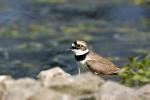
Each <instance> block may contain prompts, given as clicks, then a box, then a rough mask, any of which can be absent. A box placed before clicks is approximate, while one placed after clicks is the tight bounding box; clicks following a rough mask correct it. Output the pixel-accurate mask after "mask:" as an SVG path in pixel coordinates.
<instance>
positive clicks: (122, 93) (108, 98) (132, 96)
mask: <svg viewBox="0 0 150 100" xmlns="http://www.w3.org/2000/svg"><path fill="white" fill-rule="evenodd" d="M96 100H141V98H140V97H139V96H138V94H137V93H136V90H134V89H131V88H129V87H125V86H122V85H120V84H117V83H114V82H111V81H108V82H106V83H105V84H104V85H102V87H101V88H100V90H99V92H98V93H97V94H96Z"/></svg>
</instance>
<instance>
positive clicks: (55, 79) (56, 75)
mask: <svg viewBox="0 0 150 100" xmlns="http://www.w3.org/2000/svg"><path fill="white" fill-rule="evenodd" d="M37 77H38V80H39V81H40V82H41V83H42V85H43V86H45V87H49V86H50V85H57V84H62V83H66V84H68V83H69V82H71V81H72V80H73V79H72V78H71V75H70V74H68V73H66V72H64V71H63V70H62V69H61V68H59V67H55V68H52V69H49V70H45V71H41V72H40V73H39V75H38V76H37Z"/></svg>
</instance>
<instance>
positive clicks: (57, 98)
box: [29, 88, 72, 100]
mask: <svg viewBox="0 0 150 100" xmlns="http://www.w3.org/2000/svg"><path fill="white" fill-rule="evenodd" d="M71 98H72V97H71V96H69V95H63V94H61V93H59V92H57V91H52V90H50V89H47V88H40V89H39V90H38V91H37V93H36V94H35V95H33V96H31V97H30V98H29V100H71Z"/></svg>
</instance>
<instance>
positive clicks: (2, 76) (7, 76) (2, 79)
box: [0, 75, 12, 82]
mask: <svg viewBox="0 0 150 100" xmlns="http://www.w3.org/2000/svg"><path fill="white" fill-rule="evenodd" d="M11 79H12V77H11V76H9V75H0V82H3V81H6V80H11Z"/></svg>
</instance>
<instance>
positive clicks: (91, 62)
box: [69, 40, 120, 75]
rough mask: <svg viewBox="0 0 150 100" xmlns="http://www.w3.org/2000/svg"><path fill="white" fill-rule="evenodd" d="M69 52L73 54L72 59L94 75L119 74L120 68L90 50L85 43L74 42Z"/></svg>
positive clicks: (80, 41)
mask: <svg viewBox="0 0 150 100" xmlns="http://www.w3.org/2000/svg"><path fill="white" fill-rule="evenodd" d="M69 50H70V51H72V52H73V53H74V57H75V60H76V61H77V62H79V63H80V64H81V65H83V66H85V67H87V68H88V69H89V70H90V71H91V72H93V73H94V74H97V75H113V74H117V73H119V71H120V68H118V66H116V65H115V64H114V63H112V62H111V61H110V60H108V59H106V58H104V57H102V56H101V55H99V54H97V53H95V52H93V51H92V50H90V49H89V46H88V44H87V43H86V42H85V41H82V40H76V41H74V42H73V43H72V45H71V47H70V48H69ZM79 74H80V70H79Z"/></svg>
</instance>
